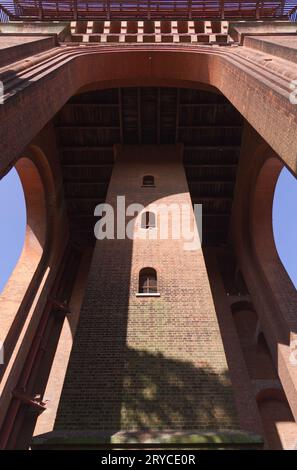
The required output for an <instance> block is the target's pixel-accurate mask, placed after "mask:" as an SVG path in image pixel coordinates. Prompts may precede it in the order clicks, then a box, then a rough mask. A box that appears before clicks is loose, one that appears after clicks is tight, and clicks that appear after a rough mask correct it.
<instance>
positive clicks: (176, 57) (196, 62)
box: [0, 45, 297, 172]
mask: <svg viewBox="0 0 297 470" xmlns="http://www.w3.org/2000/svg"><path fill="white" fill-rule="evenodd" d="M57 54H59V57H58V58H57V57H56V55H57ZM46 58H48V59H49V60H50V61H51V60H53V61H54V62H53V64H48V68H47V72H46V73H48V74H49V76H50V75H51V79H50V80H49V79H48V76H47V77H45V78H46V79H45V80H44V79H43V78H41V79H40V80H38V81H37V82H36V83H35V85H34V87H27V86H26V83H24V84H22V83H21V84H20V85H18V90H13V91H12V92H11V93H12V94H14V93H16V96H17V98H19V99H21V100H22V115H20V116H17V115H16V114H15V113H14V112H13V103H12V101H14V100H10V99H8V101H7V103H5V104H4V106H2V107H1V109H0V114H1V113H2V112H4V113H5V115H6V117H7V119H6V120H5V119H3V129H2V131H3V135H5V136H6V137H7V139H8V140H9V141H10V142H12V144H11V146H9V147H10V148H8V147H7V145H3V144H2V145H1V143H2V142H1V141H2V139H1V140H0V155H1V160H2V165H0V168H1V169H0V172H1V171H2V172H3V171H5V168H7V166H9V164H10V162H11V160H12V159H14V158H15V157H16V155H18V154H19V153H20V152H21V150H22V149H23V148H24V146H25V145H26V143H27V142H28V141H31V140H32V138H33V137H34V136H35V135H36V134H37V133H38V132H39V131H40V130H41V129H42V128H43V127H44V126H45V124H46V123H47V122H49V120H51V119H52V117H53V116H54V115H55V114H56V113H57V112H58V111H59V110H60V109H61V107H62V106H63V105H64V104H65V102H66V101H67V100H68V99H69V98H70V97H71V96H73V95H74V94H76V93H78V92H82V91H85V90H87V89H89V88H90V87H96V88H101V89H104V88H112V87H115V86H122V87H125V86H176V87H191V88H195V87H201V86H205V87H210V86H211V87H213V88H214V89H216V90H218V91H219V92H220V93H222V94H224V95H225V97H226V98H227V99H228V100H229V101H230V102H231V103H232V104H233V106H235V108H236V109H237V110H238V111H239V112H240V113H241V114H242V115H243V117H244V118H245V119H246V120H247V121H248V122H249V123H250V124H251V125H252V126H254V128H255V129H256V130H257V131H258V132H259V133H260V134H261V135H262V136H263V138H264V139H266V141H267V142H269V144H270V146H271V147H272V148H273V149H274V150H275V151H276V152H277V153H278V154H279V155H280V157H281V158H282V159H283V160H284V161H286V162H287V164H288V166H290V167H291V168H292V170H293V171H296V170H297V167H296V155H295V153H294V132H295V129H297V124H296V123H295V121H293V120H292V119H290V116H291V115H293V114H294V109H293V105H292V104H290V102H289V100H287V102H285V100H284V99H283V96H279V95H278V94H277V92H276V88H275V84H274V81H275V77H274V75H273V71H272V70H270V69H269V68H268V70H266V69H265V73H266V74H267V77H268V82H267V83H268V85H267V84H265V85H264V84H263V76H262V72H263V71H262V70H261V69H263V64H262V62H261V58H260V59H259V58H258V59H257V57H254V62H253V61H252V60H250V58H249V57H246V56H245V53H244V51H243V52H242V51H236V52H232V54H231V53H230V51H229V50H228V51H217V50H216V51H211V50H209V49H206V48H203V49H202V48H201V49H199V51H197V50H196V49H190V48H188V47H187V48H185V47H183V46H175V47H171V48H170V49H168V48H166V47H161V46H157V45H155V46H154V47H153V49H152V48H150V47H149V46H139V47H137V49H136V48H135V47H134V48H133V47H128V46H127V47H125V49H122V47H121V46H118V47H115V46H112V47H110V46H104V47H100V49H99V48H96V47H92V48H91V47H90V48H87V50H78V49H77V48H70V49H68V50H67V51H66V50H65V51H63V52H61V51H60V50H57V51H49V52H47V53H46V54H45V55H44V57H43V58H42V59H41V60H44V59H46ZM251 62H252V63H253V67H254V65H255V64H256V63H257V67H258V69H259V70H258V71H257V73H255V70H254V69H251ZM25 65H26V64H25ZM25 65H24V66H25ZM65 65H67V66H65ZM42 67H44V65H43V63H42V65H41V68H42ZM267 67H268V66H267ZM275 67H277V68H279V69H280V70H281V67H280V66H279V65H278V64H277V66H275ZM281 71H282V70H281ZM17 73H18V72H13V71H12V74H13V75H16V74H17ZM288 73H289V72H288ZM286 74H287V71H286ZM286 74H285V73H283V71H282V76H283V77H285V76H286ZM286 80H287V81H288V83H289V78H286ZM20 81H21V79H20ZM267 86H268V87H269V90H271V94H272V95H273V96H274V95H275V100H272V99H271V100H268V101H267V100H266V102H265V103H266V105H265V106H262V102H261V100H259V98H258V97H259V96H261V95H262V94H263V96H265V94H266V93H267ZM33 88H34V89H33ZM255 89H257V91H258V92H257V93H255ZM57 90H58V92H57ZM33 94H34V100H33V99H32V96H33ZM36 102H39V104H40V106H38V107H36ZM267 103H268V104H267ZM278 104H279V106H278ZM277 106H278V108H277ZM276 108H277V109H278V113H275V112H274V111H275V109H276ZM10 118H11V119H10ZM289 119H290V121H289ZM24 126H26V127H24ZM289 126H291V132H290V134H289V135H286V139H280V138H278V132H279V131H280V130H284V131H283V132H284V133H285V131H286V130H287V129H288V128H289ZM276 131H278V132H276ZM25 140H26V142H25Z"/></svg>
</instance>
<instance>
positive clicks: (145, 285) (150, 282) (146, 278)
mask: <svg viewBox="0 0 297 470" xmlns="http://www.w3.org/2000/svg"><path fill="white" fill-rule="evenodd" d="M157 292H158V286H157V272H156V270H155V269H153V268H143V269H141V271H140V273H139V293H140V294H155V293H157Z"/></svg>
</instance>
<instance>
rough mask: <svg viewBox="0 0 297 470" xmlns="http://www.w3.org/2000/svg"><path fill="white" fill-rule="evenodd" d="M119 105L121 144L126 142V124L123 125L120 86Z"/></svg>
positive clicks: (120, 91) (120, 90)
mask: <svg viewBox="0 0 297 470" xmlns="http://www.w3.org/2000/svg"><path fill="white" fill-rule="evenodd" d="M118 101H119V103H118V106H119V123H120V139H121V144H123V143H124V126H123V99H122V89H121V88H119V92H118Z"/></svg>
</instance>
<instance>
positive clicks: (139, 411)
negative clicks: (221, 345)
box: [104, 348, 237, 430]
mask: <svg viewBox="0 0 297 470" xmlns="http://www.w3.org/2000/svg"><path fill="white" fill-rule="evenodd" d="M124 363H125V365H124V377H123V392H122V395H121V396H119V397H118V399H119V400H121V406H120V407H118V409H119V408H121V417H120V421H121V422H120V428H121V430H133V429H139V430H145V429H150V430H160V429H163V430H165V429H173V430H174V429H181V430H194V429H196V430H197V429H200V430H218V429H231V428H232V429H234V428H236V427H237V426H236V417H235V409H234V402H233V397H232V392H231V391H230V387H231V385H230V382H229V379H228V377H227V375H226V373H224V374H220V375H218V374H217V373H216V372H215V371H214V370H212V369H211V368H209V367H195V366H194V365H193V364H192V363H191V362H186V361H179V360H175V359H171V358H166V357H165V356H164V355H163V354H161V353H156V354H153V353H150V352H147V351H143V350H142V351H137V350H135V349H130V348H129V349H127V350H126V354H125V361H124ZM212 392H213V393H212ZM114 419H115V421H114ZM118 419H119V417H116V416H110V417H109V422H106V423H105V424H104V427H105V429H108V427H109V426H110V425H111V423H112V422H113V424H116V422H118ZM117 430H118V429H117Z"/></svg>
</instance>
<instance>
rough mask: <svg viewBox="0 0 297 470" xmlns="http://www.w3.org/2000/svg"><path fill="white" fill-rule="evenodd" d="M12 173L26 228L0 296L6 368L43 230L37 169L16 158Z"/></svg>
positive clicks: (43, 238) (38, 257)
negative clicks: (17, 184) (19, 191)
mask: <svg viewBox="0 0 297 470" xmlns="http://www.w3.org/2000/svg"><path fill="white" fill-rule="evenodd" d="M15 170H16V172H17V175H18V178H19V181H20V183H21V185H22V189H23V194H24V199H25V208H24V211H25V213H26V227H25V237H24V243H23V249H22V252H21V255H20V257H19V259H18V262H17V264H16V266H15V268H14V270H13V272H12V275H11V276H10V277H9V279H8V280H7V283H6V285H5V287H4V289H3V292H2V294H1V296H0V308H1V317H0V331H1V341H2V342H3V343H4V349H5V363H6V364H7V360H8V358H9V355H10V353H11V352H12V348H13V344H14V342H15V341H16V337H15V336H17V330H18V328H19V326H20V324H21V323H23V321H24V319H25V317H26V315H25V311H27V310H28V305H29V304H30V297H31V295H30V292H27V291H28V287H29V285H30V283H31V281H33V279H34V277H35V275H37V268H38V266H39V263H40V261H41V259H42V255H43V250H44V246H45V242H46V229H47V214H46V203H45V193H44V187H43V182H42V180H41V177H40V174H39V171H38V169H37V167H36V166H35V164H34V163H33V161H32V160H30V159H29V158H20V159H19V160H18V161H17V163H16V165H15ZM21 318H22V320H21ZM19 322H20V323H19ZM14 337H15V338H14ZM13 338H14V339H13Z"/></svg>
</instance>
